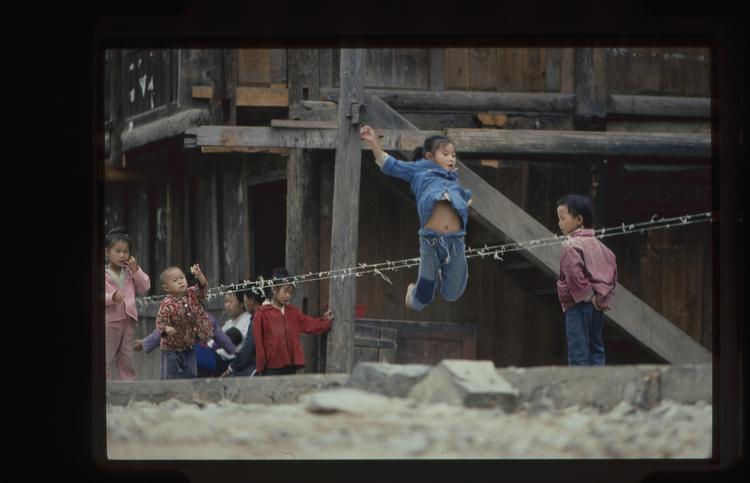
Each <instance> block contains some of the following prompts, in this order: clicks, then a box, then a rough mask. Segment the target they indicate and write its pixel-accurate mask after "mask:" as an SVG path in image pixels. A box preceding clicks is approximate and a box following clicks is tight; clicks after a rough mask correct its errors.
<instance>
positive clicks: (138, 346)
mask: <svg viewBox="0 0 750 483" xmlns="http://www.w3.org/2000/svg"><path fill="white" fill-rule="evenodd" d="M133 350H134V351H140V350H143V340H142V339H136V340H134V341H133Z"/></svg>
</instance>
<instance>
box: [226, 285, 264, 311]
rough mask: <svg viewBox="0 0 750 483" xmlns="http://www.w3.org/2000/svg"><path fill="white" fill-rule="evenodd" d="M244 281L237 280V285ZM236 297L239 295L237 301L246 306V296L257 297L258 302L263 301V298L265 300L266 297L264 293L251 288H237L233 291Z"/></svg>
mask: <svg viewBox="0 0 750 483" xmlns="http://www.w3.org/2000/svg"><path fill="white" fill-rule="evenodd" d="M241 283H243V282H237V285H239V284H241ZM232 293H233V294H234V296H235V297H237V301H238V302H239V303H240V304H241V305H242V307H245V297H248V298H252V299H255V301H256V302H258V303H263V300H265V297H263V295H261V294H259V293H257V292H254V291H253V289H251V288H241V289H239V290H235V291H234V292H232Z"/></svg>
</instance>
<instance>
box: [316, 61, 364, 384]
mask: <svg viewBox="0 0 750 483" xmlns="http://www.w3.org/2000/svg"><path fill="white" fill-rule="evenodd" d="M340 65H341V68H340V74H341V76H340V85H341V90H340V94H339V115H338V123H339V129H338V148H337V149H336V161H335V167H334V185H333V226H332V229H331V269H332V270H335V269H339V268H346V267H353V266H355V265H356V262H357V243H358V239H357V235H358V233H357V232H358V230H359V183H360V179H359V177H360V170H361V167H362V141H361V139H360V137H359V123H358V122H355V121H356V120H357V119H356V118H355V116H357V117H358V111H357V107H358V106H361V105H362V102H363V95H364V92H363V91H364V89H363V88H364V77H365V51H364V49H341V64H340ZM356 283H357V282H356V279H355V278H353V277H347V278H345V279H344V280H332V281H331V295H330V304H329V306H330V307H331V309H332V310H333V312H334V316H335V320H334V323H333V327H332V328H331V331H330V333H329V335H328V344H327V357H326V361H327V362H326V372H328V373H341V372H350V371H351V369H352V364H353V361H354V303H355V299H356V291H357V290H356V289H357V285H356Z"/></svg>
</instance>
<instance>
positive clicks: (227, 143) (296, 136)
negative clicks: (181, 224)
mask: <svg viewBox="0 0 750 483" xmlns="http://www.w3.org/2000/svg"><path fill="white" fill-rule="evenodd" d="M433 134H443V135H446V134H447V135H448V137H450V138H451V139H452V140H453V141H454V142H455V143H456V146H458V151H459V155H460V153H478V154H486V155H492V156H517V157H518V158H519V159H522V158H528V157H532V158H533V157H535V158H540V157H545V156H547V157H555V158H556V159H558V158H561V159H572V160H576V159H580V158H581V157H585V156H591V157H616V158H623V159H631V158H635V159H638V158H660V159H674V160H678V161H695V160H708V159H710V158H711V135H710V134H708V133H643V132H638V133H636V132H578V131H535V130H523V129H518V130H502V129H447V130H436V131H420V132H417V133H415V132H414V131H409V130H387V129H384V130H380V129H379V130H378V135H379V137H380V143H381V146H383V149H387V150H390V149H395V150H402V151H412V150H413V149H414V148H416V147H417V146H419V145H421V143H422V142H423V141H424V137H425V136H430V135H433ZM184 142H185V147H186V148H193V147H202V148H205V147H209V146H213V147H222V148H235V149H236V148H260V147H275V148H305V149H336V146H337V143H338V136H337V133H336V132H335V131H333V130H332V129H303V128H283V129H276V128H272V127H255V126H252V127H251V126H243V127H239V126H238V127H232V126H201V127H197V128H192V129H188V130H187V131H186V132H185V141H184ZM361 147H362V149H367V147H366V146H365V144H364V143H361Z"/></svg>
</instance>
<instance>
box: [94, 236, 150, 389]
mask: <svg viewBox="0 0 750 483" xmlns="http://www.w3.org/2000/svg"><path fill="white" fill-rule="evenodd" d="M105 242H106V248H105V250H104V253H105V254H106V256H107V258H108V259H109V263H108V264H107V266H106V267H105V269H104V291H105V295H104V305H105V309H104V313H105V323H106V329H105V334H106V344H107V345H106V351H105V354H106V364H107V366H106V367H107V380H108V381H109V380H111V379H112V362H113V361H115V362H116V364H117V374H118V376H119V378H120V380H125V381H132V380H133V379H135V367H134V366H133V327H134V326H135V323H136V322H138V311H137V310H136V307H135V294H136V292H138V293H139V294H145V293H146V292H147V291H148V290H149V289H150V288H151V280H150V279H149V277H148V275H146V273H145V272H144V271H143V270H141V269H140V267H139V266H138V261H137V260H136V259H135V257H133V256H132V255H130V239H129V238H128V235H127V234H126V233H125V232H124V231H123V230H122V229H121V228H114V229H112V230H110V231H109V233H107V235H106V237H105Z"/></svg>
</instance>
